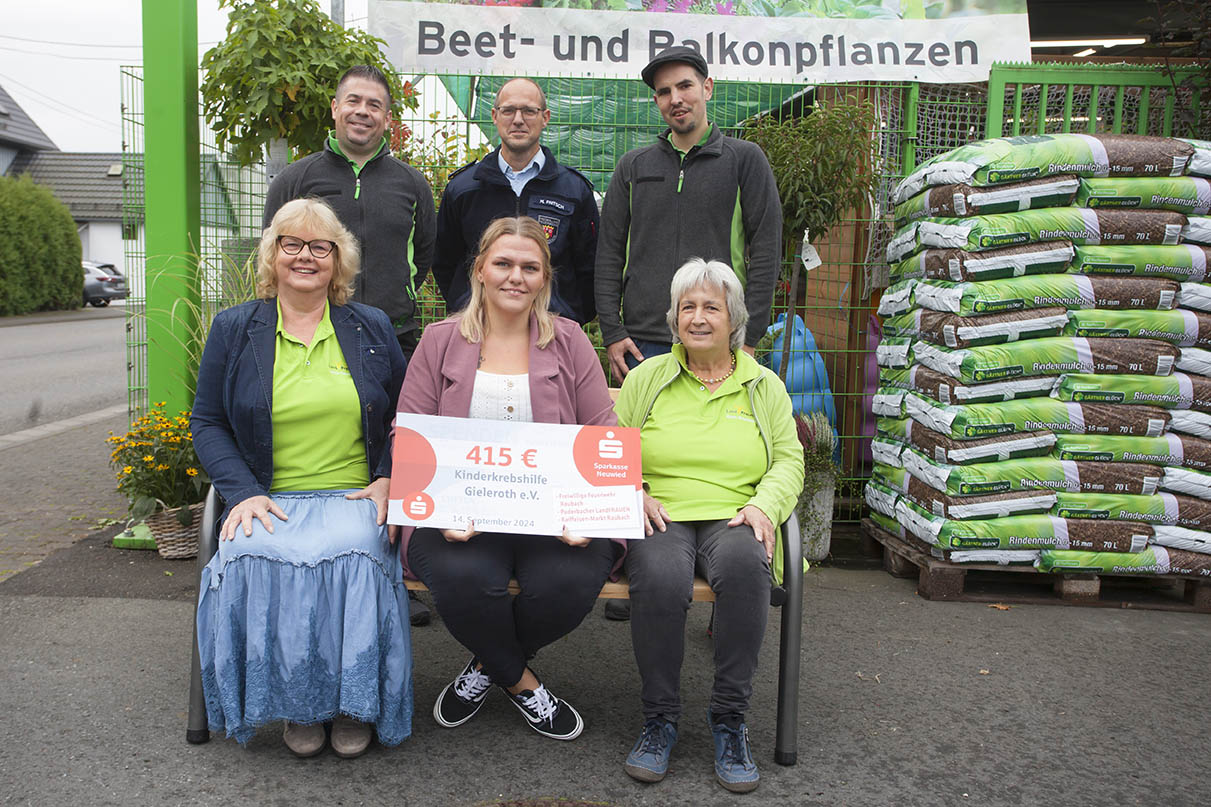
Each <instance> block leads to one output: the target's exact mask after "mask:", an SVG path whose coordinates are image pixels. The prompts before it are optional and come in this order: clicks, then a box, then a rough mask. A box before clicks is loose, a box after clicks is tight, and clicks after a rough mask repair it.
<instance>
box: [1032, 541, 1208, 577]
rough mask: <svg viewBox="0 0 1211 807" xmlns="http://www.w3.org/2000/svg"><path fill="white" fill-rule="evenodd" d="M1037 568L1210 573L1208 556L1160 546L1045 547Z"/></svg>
mask: <svg viewBox="0 0 1211 807" xmlns="http://www.w3.org/2000/svg"><path fill="white" fill-rule="evenodd" d="M1036 568H1037V569H1038V570H1039V571H1040V572H1063V573H1066V574H1068V573H1074V572H1095V573H1096V572H1102V573H1106V574H1148V575H1152V574H1183V575H1190V576H1194V577H1208V576H1211V556H1208V555H1202V554H1199V553H1197V552H1186V551H1183V550H1181V549H1166V548H1165V547H1163V546H1149V547H1145V548H1144V550H1143V551H1141V552H1130V553H1128V552H1078V551H1073V550H1067V549H1044V550H1043V551H1042V552H1040V553H1039V562H1038V563H1037V564H1036Z"/></svg>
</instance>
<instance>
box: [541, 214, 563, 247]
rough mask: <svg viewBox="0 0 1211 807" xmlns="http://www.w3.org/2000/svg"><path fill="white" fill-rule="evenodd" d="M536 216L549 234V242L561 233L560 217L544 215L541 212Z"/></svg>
mask: <svg viewBox="0 0 1211 807" xmlns="http://www.w3.org/2000/svg"><path fill="white" fill-rule="evenodd" d="M536 218H537V219H538V223H539V224H541V225H542V231H543V232H544V233H546V234H547V242H548V243H550V242H551V241H554V240H555V236H557V235H559V219H557V218H555V217H554V216H544V215H542V214H541V213H540V214H539V215H538V216H537V217H536Z"/></svg>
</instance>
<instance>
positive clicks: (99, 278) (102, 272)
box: [82, 261, 130, 308]
mask: <svg viewBox="0 0 1211 807" xmlns="http://www.w3.org/2000/svg"><path fill="white" fill-rule="evenodd" d="M82 263H83V264H84V304H85V305H93V306H96V307H97V308H101V307H103V306H107V305H109V301H110V300H125V299H126V295H128V294H129V293H130V292H129V291H128V290H127V288H126V278H124V277H122V273H121V272H119V271H118V270H117V269H116V268H114V265H113V264H112V263H93V262H92V261H83V262H82Z"/></svg>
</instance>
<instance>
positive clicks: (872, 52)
mask: <svg viewBox="0 0 1211 807" xmlns="http://www.w3.org/2000/svg"><path fill="white" fill-rule="evenodd" d="M369 12H370V18H369V30H370V33H372V34H374V35H375V36H378V37H382V38H383V39H384V40H386V42H387V57H388V58H389V59H390V60H391V63H392V64H393V65H395V67H396V68H397V69H399V70H400V71H402V72H404V73H466V74H471V75H508V76H514V75H526V76H541V75H553V74H563V75H571V76H586V77H593V78H630V79H637V78H639V71H640V70H641V69H642V68H643V66H644V65H645V64H647V63H648V61H649V60H650V59H651V58H652V57H653V56H654V55H656V54H657V53H659V52H660V51H662V50H664V49H666V48H668V47H671V46H673V45H689V46H690V47H694V48H697V50H698V52H699V53H701V54H702V55H703V56H704V57H705V58H706V62H707V64H708V65H709V66H710V73H711V75H712V76H713V77H715V78H719V79H724V80H732V81H762V82H778V83H808V84H817V83H828V82H839V81H921V82H928V83H941V84H951V83H961V82H968V81H984V80H986V79H987V78H988V73H989V68H990V66H991V65H992V63H993V62H1029V61H1030V41H1029V40H1030V30H1029V26H1028V23H1027V16H1026V14H993V15H985V16H978V15H973V16H959V17H952V18H944V19H935V20H901V19H827V18H815V17H736V16H717V15H706V14H668V13H635V12H628V11H587V10H578V9H561V8H515V7H511V6H471V5H462V4H459V3H453V4H446V3H417V2H405V0H371V2H370V7H369Z"/></svg>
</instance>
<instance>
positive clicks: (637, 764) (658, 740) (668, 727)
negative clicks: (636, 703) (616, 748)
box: [623, 717, 677, 782]
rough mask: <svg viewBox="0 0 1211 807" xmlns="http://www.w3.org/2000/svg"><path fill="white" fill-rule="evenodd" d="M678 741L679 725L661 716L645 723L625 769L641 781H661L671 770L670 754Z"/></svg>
mask: <svg viewBox="0 0 1211 807" xmlns="http://www.w3.org/2000/svg"><path fill="white" fill-rule="evenodd" d="M676 742H677V726H676V725H675V724H673V723H670V722H669V721H667V720H664V719H662V718H659V717H653V718H652V719H651V720H649V721H648V722H646V723H644V724H643V731H642V732H641V733H640V735H639V739H638V740H636V741H635V746H634V747H633V748H632V749H631V753H629V754H627V762H626V765H624V766H623V770H625V771H626V772H627V775H628V776H630V777H631V778H632V779H638V780H639V781H640V782H659V781H660V780H661V779H663V778H664V775H665V774H666V773H668V772H669V755H670V754H672V752H673V745H674V744H675V743H676Z"/></svg>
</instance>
